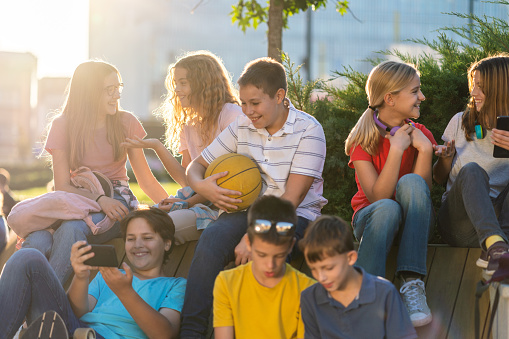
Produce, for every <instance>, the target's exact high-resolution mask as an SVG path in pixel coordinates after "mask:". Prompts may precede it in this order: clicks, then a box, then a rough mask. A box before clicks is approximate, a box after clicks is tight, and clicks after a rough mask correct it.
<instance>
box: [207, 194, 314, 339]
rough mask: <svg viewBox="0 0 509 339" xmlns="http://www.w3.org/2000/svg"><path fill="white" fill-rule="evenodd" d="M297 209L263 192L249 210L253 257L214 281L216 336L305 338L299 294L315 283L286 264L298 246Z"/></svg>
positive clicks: (228, 338) (250, 245) (250, 246)
mask: <svg viewBox="0 0 509 339" xmlns="http://www.w3.org/2000/svg"><path fill="white" fill-rule="evenodd" d="M296 222H297V216H296V214H295V208H294V207H293V205H292V203H290V202H289V201H286V200H283V199H280V198H277V197H275V196H263V197H261V198H260V199H258V200H257V201H256V202H255V203H254V204H253V205H252V206H251V208H250V209H249V212H248V228H247V236H248V239H247V246H248V249H249V250H250V252H251V256H252V261H250V262H249V263H248V264H246V265H241V266H238V267H236V268H234V269H231V270H227V271H223V272H221V273H219V275H218V276H217V279H216V283H215V285H214V308H213V309H214V337H215V338H217V339H230V338H231V339H233V338H248V339H249V338H304V324H303V322H302V320H301V317H300V300H299V297H300V293H301V292H302V291H303V290H304V289H305V288H307V287H309V286H311V285H313V283H315V281H314V280H313V279H311V278H309V277H308V276H306V275H305V274H303V273H301V272H299V271H297V270H296V269H294V268H293V267H292V266H290V265H289V264H287V263H286V261H285V260H286V257H287V255H288V254H289V253H290V251H291V250H292V247H293V245H294V244H295V237H294V235H295V223H296Z"/></svg>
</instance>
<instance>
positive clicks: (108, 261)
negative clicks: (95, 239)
mask: <svg viewBox="0 0 509 339" xmlns="http://www.w3.org/2000/svg"><path fill="white" fill-rule="evenodd" d="M91 246H92V249H91V250H90V251H89V252H94V253H95V255H94V256H93V257H92V258H90V259H87V260H85V264H86V265H90V266H106V267H118V261H117V253H116V252H115V247H114V246H113V245H91ZM89 252H87V253H89Z"/></svg>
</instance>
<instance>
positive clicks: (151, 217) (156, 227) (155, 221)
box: [120, 207, 175, 263]
mask: <svg viewBox="0 0 509 339" xmlns="http://www.w3.org/2000/svg"><path fill="white" fill-rule="evenodd" d="M137 218H142V219H145V221H146V222H147V223H148V224H149V225H150V227H152V230H153V231H154V232H155V233H157V234H159V235H160V236H161V238H163V241H165V242H166V241H167V240H171V244H172V246H171V247H170V249H169V250H168V251H165V252H164V258H163V263H165V262H166V261H167V260H168V257H169V256H170V253H171V249H172V248H173V241H174V239H175V224H174V223H173V220H172V219H171V218H170V216H169V215H168V213H166V212H164V211H163V210H160V209H159V208H155V207H149V208H140V209H137V210H134V211H132V212H130V213H129V214H128V215H127V216H126V217H125V218H124V219H122V221H120V230H121V231H122V238H123V239H124V242H125V241H126V235H127V226H128V225H129V223H130V222H131V220H133V219H137Z"/></svg>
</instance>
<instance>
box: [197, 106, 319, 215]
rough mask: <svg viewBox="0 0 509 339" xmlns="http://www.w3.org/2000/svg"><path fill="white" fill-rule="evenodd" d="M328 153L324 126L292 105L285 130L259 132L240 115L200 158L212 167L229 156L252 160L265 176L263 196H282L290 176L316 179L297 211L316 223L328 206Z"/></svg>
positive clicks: (249, 121)
mask: <svg viewBox="0 0 509 339" xmlns="http://www.w3.org/2000/svg"><path fill="white" fill-rule="evenodd" d="M325 150H326V149H325V134H324V132H323V128H322V125H320V123H319V122H318V121H317V120H316V119H315V118H314V117H312V116H311V115H309V114H307V113H304V112H302V111H299V110H297V109H296V108H295V107H293V105H292V104H291V103H290V111H289V113H288V117H287V119H286V122H285V124H284V126H283V128H281V129H280V130H279V131H277V132H276V133H274V134H273V135H270V134H269V132H267V130H266V129H265V128H262V129H256V128H255V127H254V126H253V124H252V123H251V120H249V118H248V117H246V116H245V115H241V116H239V117H237V119H236V120H235V121H234V122H233V123H232V124H230V125H229V126H228V127H227V128H226V129H225V130H224V131H223V132H221V134H219V136H217V138H216V139H214V141H213V142H212V143H211V144H210V145H209V146H207V147H206V148H205V149H204V150H203V152H202V153H201V155H202V157H203V158H204V159H205V161H207V162H208V163H209V164H210V163H211V162H212V161H213V160H214V159H216V158H218V157H220V156H221V155H224V154H227V153H238V154H242V155H245V156H248V157H249V158H251V159H253V160H254V161H255V162H256V164H257V165H258V167H259V169H260V173H261V175H262V180H263V187H262V194H263V195H275V196H278V197H279V196H281V195H282V194H283V193H284V192H285V190H286V182H287V180H288V176H289V175H290V173H295V174H301V175H306V176H309V177H313V178H314V180H313V184H312V185H311V187H310V189H309V191H308V192H307V194H306V197H305V198H304V200H303V201H302V202H301V203H300V205H299V207H298V208H297V215H298V216H301V217H304V218H306V219H308V220H315V219H316V218H317V217H319V216H320V215H321V209H322V207H323V206H324V205H325V204H326V203H327V199H325V198H324V197H323V195H322V194H323V178H322V171H323V164H324V162H325Z"/></svg>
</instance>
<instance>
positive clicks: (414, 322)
mask: <svg viewBox="0 0 509 339" xmlns="http://www.w3.org/2000/svg"><path fill="white" fill-rule="evenodd" d="M432 320H433V317H432V315H431V314H430V315H429V317H426V318H424V319H419V320H412V325H413V326H414V327H421V326H424V325H428V324H429V323H430V322H431V321H432Z"/></svg>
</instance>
